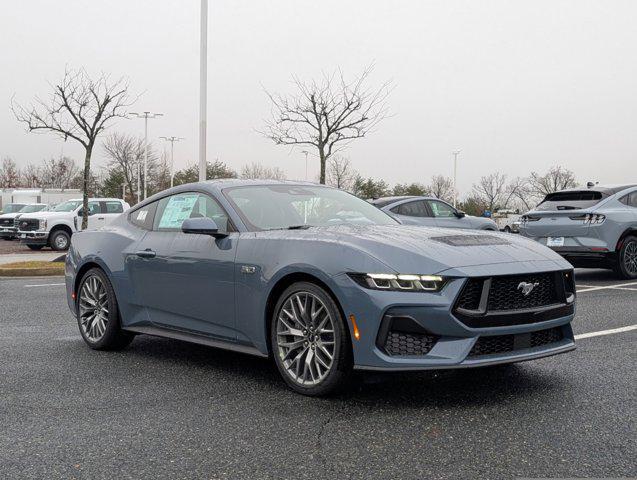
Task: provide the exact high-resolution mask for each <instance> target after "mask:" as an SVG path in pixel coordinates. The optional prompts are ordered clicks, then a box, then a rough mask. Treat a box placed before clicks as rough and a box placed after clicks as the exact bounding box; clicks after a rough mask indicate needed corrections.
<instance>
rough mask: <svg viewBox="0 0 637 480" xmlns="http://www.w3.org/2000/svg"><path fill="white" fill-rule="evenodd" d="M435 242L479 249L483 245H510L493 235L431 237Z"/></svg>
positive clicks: (503, 239)
mask: <svg viewBox="0 0 637 480" xmlns="http://www.w3.org/2000/svg"><path fill="white" fill-rule="evenodd" d="M431 240H434V241H436V242H440V243H444V244H446V245H451V246H452V247H481V246H484V245H511V242H509V241H508V240H506V239H505V238H500V237H496V236H494V235H447V236H444V237H431Z"/></svg>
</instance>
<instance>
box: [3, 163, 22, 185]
mask: <svg viewBox="0 0 637 480" xmlns="http://www.w3.org/2000/svg"><path fill="white" fill-rule="evenodd" d="M20 180H21V175H20V169H19V168H18V166H17V165H16V163H15V162H14V161H13V159H12V158H11V157H5V158H3V159H2V165H1V166H0V188H16V187H19V186H20Z"/></svg>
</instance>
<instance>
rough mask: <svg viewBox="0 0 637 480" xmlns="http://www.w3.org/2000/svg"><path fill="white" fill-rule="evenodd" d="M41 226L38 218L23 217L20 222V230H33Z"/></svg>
mask: <svg viewBox="0 0 637 480" xmlns="http://www.w3.org/2000/svg"><path fill="white" fill-rule="evenodd" d="M38 228H40V221H39V220H37V219H28V218H27V219H21V220H20V221H19V222H18V230H22V231H23V232H32V231H35V230H37V229H38Z"/></svg>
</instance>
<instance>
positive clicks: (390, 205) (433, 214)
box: [370, 196, 498, 231]
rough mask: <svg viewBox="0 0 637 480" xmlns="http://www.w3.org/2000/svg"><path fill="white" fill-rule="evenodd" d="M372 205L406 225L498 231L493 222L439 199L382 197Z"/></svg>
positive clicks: (372, 201)
mask: <svg viewBox="0 0 637 480" xmlns="http://www.w3.org/2000/svg"><path fill="white" fill-rule="evenodd" d="M370 203H371V204H372V205H374V206H376V207H378V208H380V209H381V210H382V211H384V212H386V213H388V214H389V215H391V216H393V217H395V218H397V219H398V220H399V221H400V223H402V224H404V225H424V226H427V227H444V228H469V229H477V230H492V231H497V230H498V226H497V225H496V223H495V222H494V221H493V220H491V219H489V218H482V217H472V216H471V215H467V214H465V213H464V212H462V211H460V210H457V209H455V208H454V207H452V206H451V205H449V204H448V203H447V202H443V201H442V200H439V199H437V198H432V197H407V196H405V197H382V198H376V199H374V200H370Z"/></svg>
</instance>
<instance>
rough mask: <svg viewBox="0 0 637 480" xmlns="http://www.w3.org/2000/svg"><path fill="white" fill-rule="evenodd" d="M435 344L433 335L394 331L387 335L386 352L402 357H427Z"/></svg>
mask: <svg viewBox="0 0 637 480" xmlns="http://www.w3.org/2000/svg"><path fill="white" fill-rule="evenodd" d="M435 343H436V337H434V336H433V335H426V334H424V335H423V334H418V333H407V332H393V331H392V332H389V334H388V335H387V340H386V341H385V351H386V352H387V354H389V355H393V356H401V357H407V356H419V355H427V354H428V353H429V352H430V351H431V349H432V348H433V346H434V344H435Z"/></svg>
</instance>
